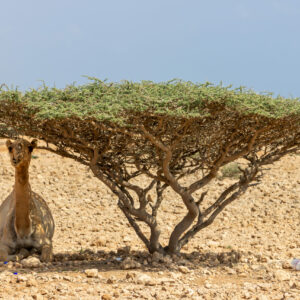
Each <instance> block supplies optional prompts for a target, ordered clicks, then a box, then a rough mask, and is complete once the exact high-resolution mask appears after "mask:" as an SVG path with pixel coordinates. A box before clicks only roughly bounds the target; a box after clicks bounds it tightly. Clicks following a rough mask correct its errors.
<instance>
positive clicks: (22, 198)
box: [14, 166, 30, 237]
mask: <svg viewBox="0 0 300 300" xmlns="http://www.w3.org/2000/svg"><path fill="white" fill-rule="evenodd" d="M14 193H15V201H16V220H15V225H16V230H17V232H18V234H19V236H21V237H25V236H26V235H27V234H29V232H30V218H29V213H30V184H29V172H28V167H26V166H21V167H18V168H16V170H15V188H14Z"/></svg>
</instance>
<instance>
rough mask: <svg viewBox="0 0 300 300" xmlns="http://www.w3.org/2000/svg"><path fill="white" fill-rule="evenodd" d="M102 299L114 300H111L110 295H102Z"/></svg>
mask: <svg viewBox="0 0 300 300" xmlns="http://www.w3.org/2000/svg"><path fill="white" fill-rule="evenodd" d="M101 299H102V300H111V299H112V298H111V296H110V295H108V294H104V295H102V297H101Z"/></svg>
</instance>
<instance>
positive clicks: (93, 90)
mask: <svg viewBox="0 0 300 300" xmlns="http://www.w3.org/2000/svg"><path fill="white" fill-rule="evenodd" d="M89 79H91V82H90V83H88V84H86V85H81V86H75V85H69V86H67V87H65V88H64V89H57V88H48V87H47V86H45V85H44V86H42V87H41V88H39V89H32V90H29V91H26V92H25V93H21V92H20V91H18V90H10V89H7V90H4V88H1V90H0V103H1V102H2V103H3V102H8V101H13V102H18V103H22V104H24V105H25V108H26V110H27V111H28V112H30V113H35V116H36V117H37V118H39V119H57V118H59V119H60V118H70V117H77V118H80V119H96V120H99V121H104V120H107V121H111V122H116V123H124V121H125V120H126V118H128V116H129V115H130V114H129V113H132V112H135V113H144V112H147V113H151V114H156V115H169V116H177V117H187V118H191V117H205V116H207V115H210V114H211V112H212V111H213V110H214V109H215V107H218V109H228V110H235V111H239V112H241V113H242V114H245V115H247V114H257V115H260V116H265V117H268V118H281V117H285V116H287V115H293V114H297V115H299V114H300V101H299V99H285V98H282V97H277V98H273V97H272V96H271V95H262V94H257V93H255V92H253V91H251V90H245V89H243V88H239V89H231V87H223V86H221V85H218V86H214V85H212V84H210V83H204V84H199V83H192V82H184V81H179V80H174V81H169V82H162V83H154V82H151V81H142V82H129V81H123V82H121V83H109V82H105V81H101V80H99V79H96V78H89ZM212 107H213V108H212ZM125 123H126V121H125Z"/></svg>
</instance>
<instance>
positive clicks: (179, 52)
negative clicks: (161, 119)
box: [0, 0, 300, 97]
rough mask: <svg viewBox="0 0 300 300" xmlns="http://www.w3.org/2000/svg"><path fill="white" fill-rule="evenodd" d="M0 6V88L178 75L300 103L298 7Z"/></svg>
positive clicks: (6, 0)
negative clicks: (246, 88) (297, 100)
mask: <svg viewBox="0 0 300 300" xmlns="http://www.w3.org/2000/svg"><path fill="white" fill-rule="evenodd" d="M0 4H1V6H0V84H1V83H6V84H8V85H14V86H19V87H20V88H21V89H27V88H30V87H37V86H38V85H40V81H39V80H44V81H45V82H46V84H47V85H50V86H53V85H54V84H55V85H56V86H57V87H64V86H65V85H66V84H69V83H73V82H77V83H78V84H81V83H85V82H87V79H86V78H84V77H82V76H83V75H89V76H95V77H98V78H100V79H105V78H107V79H108V80H109V81H120V80H122V79H126V80H133V81H140V80H153V81H166V80H170V79H173V78H180V79H183V80H191V81H194V82H204V81H210V82H213V83H219V82H220V81H223V83H224V84H233V86H234V87H238V86H240V85H244V86H246V87H248V88H253V89H254V90H256V91H261V92H262V91H271V92H274V93H275V94H276V95H277V94H281V95H283V96H294V97H299V96H300V1H299V0H106V1H102V0H51V1H45V0H44V1H41V0H26V1H23V0H0Z"/></svg>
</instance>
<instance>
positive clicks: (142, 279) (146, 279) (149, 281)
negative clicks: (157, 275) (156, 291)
mask: <svg viewBox="0 0 300 300" xmlns="http://www.w3.org/2000/svg"><path fill="white" fill-rule="evenodd" d="M136 283H138V284H145V285H155V284H156V281H155V280H154V279H153V278H152V277H150V276H149V275H146V274H139V275H138V276H137V278H136Z"/></svg>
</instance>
